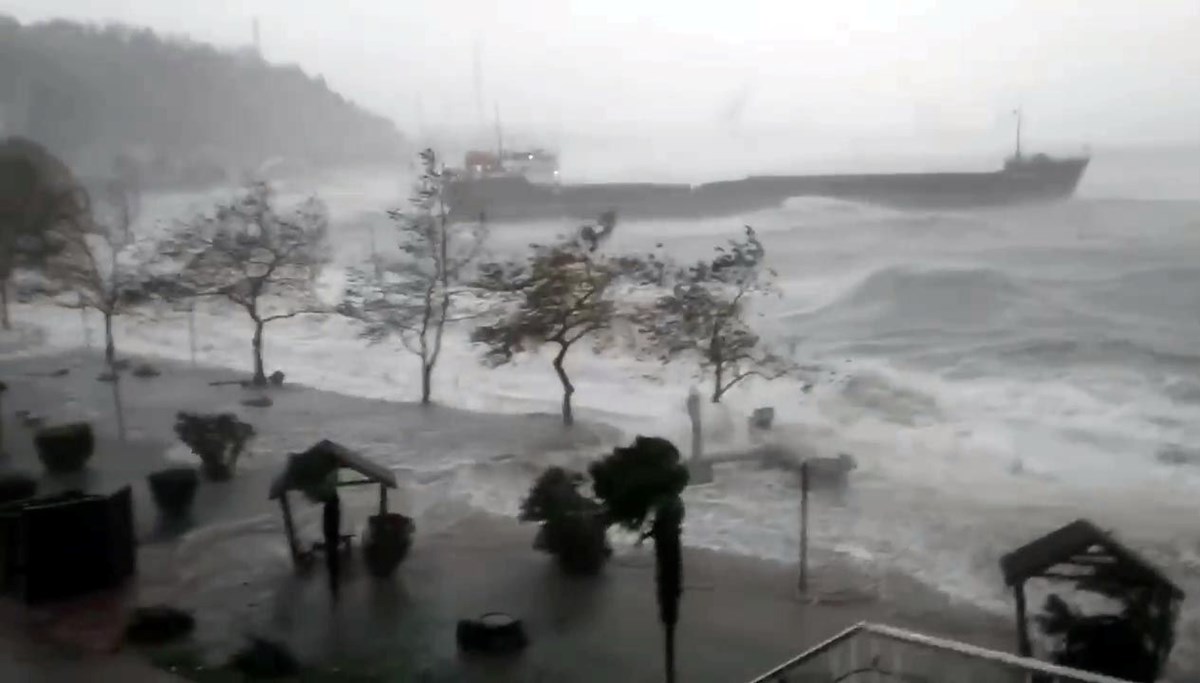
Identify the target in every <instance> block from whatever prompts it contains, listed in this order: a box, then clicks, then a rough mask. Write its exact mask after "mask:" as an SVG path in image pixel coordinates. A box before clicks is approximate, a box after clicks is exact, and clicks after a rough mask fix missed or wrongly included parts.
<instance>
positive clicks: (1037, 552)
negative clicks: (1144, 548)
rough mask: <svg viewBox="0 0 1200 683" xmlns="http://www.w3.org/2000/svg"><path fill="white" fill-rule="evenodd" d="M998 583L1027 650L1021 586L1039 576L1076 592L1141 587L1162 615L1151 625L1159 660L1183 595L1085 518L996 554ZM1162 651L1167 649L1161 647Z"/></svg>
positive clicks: (1021, 651) (1028, 651) (1026, 651)
mask: <svg viewBox="0 0 1200 683" xmlns="http://www.w3.org/2000/svg"><path fill="white" fill-rule="evenodd" d="M1000 569H1001V571H1002V572H1003V573H1004V582H1005V584H1007V585H1008V587H1009V588H1011V589H1012V591H1013V597H1014V598H1015V600H1016V609H1017V647H1018V652H1019V654H1021V655H1022V656H1025V657H1028V656H1030V655H1031V654H1032V647H1031V644H1030V640H1029V624H1028V618H1027V616H1026V607H1025V584H1026V582H1027V581H1028V580H1029V579H1034V578H1042V579H1050V580H1054V581H1065V582H1070V583H1072V584H1074V585H1075V586H1077V587H1078V588H1080V589H1082V590H1093V591H1102V592H1103V591H1105V590H1115V591H1120V590H1142V591H1144V592H1145V593H1146V594H1147V595H1148V596H1149V600H1150V601H1152V603H1153V606H1154V608H1155V612H1156V613H1157V614H1160V615H1162V618H1161V619H1160V620H1159V621H1160V623H1159V624H1158V627H1157V628H1156V630H1157V631H1159V633H1157V634H1156V641H1157V647H1158V648H1160V650H1159V652H1157V655H1158V656H1159V659H1160V661H1161V660H1165V658H1166V656H1167V654H1169V648H1170V637H1169V634H1170V632H1171V630H1172V629H1173V628H1174V622H1175V619H1176V617H1177V616H1178V610H1179V603H1181V602H1183V598H1184V593H1183V591H1182V590H1181V589H1180V588H1179V586H1177V585H1175V584H1174V583H1173V582H1172V581H1171V580H1170V579H1168V578H1167V577H1166V576H1164V575H1163V573H1162V572H1160V571H1159V570H1158V569H1157V568H1156V567H1154V566H1153V565H1151V564H1150V563H1149V562H1147V561H1146V560H1145V559H1143V558H1142V557H1141V556H1139V555H1138V554H1137V553H1135V552H1134V551H1132V550H1130V549H1129V548H1127V547H1125V546H1124V545H1122V544H1121V543H1119V542H1118V541H1117V540H1116V539H1114V538H1113V537H1112V536H1111V535H1110V534H1108V533H1106V532H1104V531H1102V530H1101V529H1100V528H1099V527H1097V526H1096V525H1095V524H1093V523H1091V522H1089V521H1088V520H1086V519H1080V520H1076V521H1074V522H1071V523H1070V524H1068V525H1066V526H1064V527H1062V528H1061V529H1058V530H1056V531H1052V532H1050V533H1048V534H1046V535H1045V536H1042V537H1041V538H1039V539H1036V540H1034V541H1031V542H1029V543H1027V544H1025V545H1023V546H1021V547H1020V548H1017V549H1016V550H1014V551H1012V552H1010V553H1008V554H1007V555H1005V556H1004V557H1002V558H1000ZM1165 650H1167V651H1165Z"/></svg>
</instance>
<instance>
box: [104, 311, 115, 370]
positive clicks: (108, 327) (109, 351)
mask: <svg viewBox="0 0 1200 683" xmlns="http://www.w3.org/2000/svg"><path fill="white" fill-rule="evenodd" d="M101 312H102V313H104V362H105V363H107V364H108V367H110V368H111V367H112V365H113V362H114V361H116V359H117V346H116V344H114V343H113V316H112V313H110V312H108V311H101Z"/></svg>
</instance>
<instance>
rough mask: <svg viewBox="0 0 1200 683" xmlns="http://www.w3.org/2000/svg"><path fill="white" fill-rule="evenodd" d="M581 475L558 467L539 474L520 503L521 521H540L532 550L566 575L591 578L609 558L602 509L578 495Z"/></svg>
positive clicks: (606, 526) (580, 494)
mask: <svg viewBox="0 0 1200 683" xmlns="http://www.w3.org/2000/svg"><path fill="white" fill-rule="evenodd" d="M583 481H584V476H583V475H582V474H580V473H578V472H573V471H571V470H566V469H563V468H561V467H551V468H548V469H546V470H545V471H544V472H542V474H541V476H539V477H538V479H537V481H535V482H534V484H533V487H532V488H531V489H530V490H529V495H528V496H527V497H526V498H525V500H524V501H523V502H522V503H521V514H520V519H521V521H522V522H541V523H542V527H541V529H540V530H539V531H538V535H537V537H536V538H535V539H534V546H533V547H534V548H536V549H538V550H541V551H544V552H547V553H550V554H551V555H553V556H554V557H555V559H556V560H558V565H559V567H561V568H562V570H563V571H564V572H566V573H568V574H576V575H593V574H597V573H599V572H600V570H601V569H602V568H603V567H604V563H605V562H606V561H608V558H609V557H611V556H612V547H611V546H609V544H608V519H607V518H606V516H605V514H604V510H603V508H602V506H601V505H600V504H599V503H598V502H597V501H595V500H593V499H591V498H588V497H587V496H585V495H583V494H582V493H580V492H579V487H580V485H582V484H583Z"/></svg>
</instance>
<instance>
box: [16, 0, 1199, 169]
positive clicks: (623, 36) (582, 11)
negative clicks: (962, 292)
mask: <svg viewBox="0 0 1200 683" xmlns="http://www.w3.org/2000/svg"><path fill="white" fill-rule="evenodd" d="M0 12H3V13H7V14H11V15H13V16H15V17H16V18H17V19H18V20H20V21H22V22H29V21H34V20H41V19H46V18H51V17H66V18H72V19H79V20H87V21H96V22H104V21H120V22H125V23H131V24H138V25H148V26H151V27H153V28H155V29H158V30H161V31H164V32H167V33H172V34H186V35H188V36H190V37H191V38H193V39H196V40H200V41H205V42H211V43H215V44H218V45H222V46H238V45H248V44H249V43H250V42H251V36H252V29H251V27H252V21H253V19H254V18H255V17H257V18H258V20H259V25H260V27H261V35H262V47H263V52H264V55H265V56H266V57H267V58H268V59H270V60H272V61H278V62H285V63H298V64H299V65H301V66H302V67H303V68H304V69H305V70H306V71H308V72H310V73H314V74H318V73H319V74H321V75H323V76H324V77H325V78H326V79H327V81H328V82H329V83H330V85H331V87H333V88H335V89H337V90H339V91H340V92H342V93H344V94H346V95H347V96H349V97H350V98H352V99H354V100H355V101H357V102H359V103H361V104H363V105H365V106H367V107H370V108H372V109H374V110H376V111H378V112H380V113H382V114H385V115H387V116H390V117H391V118H393V119H395V120H396V121H397V123H398V124H399V125H400V126H401V127H402V128H403V129H405V130H408V131H412V130H414V129H422V128H427V127H434V126H439V125H441V126H475V127H481V126H483V125H484V123H485V122H487V121H491V120H492V118H493V116H494V112H495V111H497V110H498V111H499V112H500V116H501V118H502V119H503V120H504V121H505V125H506V126H514V127H520V126H525V127H533V126H536V127H539V128H541V129H544V130H555V131H560V132H561V131H570V132H571V133H580V132H583V131H592V132H595V133H596V134H598V135H600V134H610V133H614V132H616V131H643V132H644V131H655V130H674V131H680V130H688V131H697V132H704V131H720V130H726V131H727V130H730V129H737V130H746V131H759V132H765V133H766V134H768V135H769V134H770V133H771V132H772V131H786V132H788V133H790V134H793V135H801V136H808V138H810V139H813V140H818V139H820V140H825V141H829V140H859V141H861V140H878V141H884V142H886V141H908V142H913V143H916V144H927V143H928V142H930V141H934V142H936V143H938V144H951V143H953V144H958V143H960V142H963V141H981V140H986V141H987V144H994V143H996V142H997V141H998V140H1005V141H1007V140H1009V139H1010V138H1011V136H1012V129H1013V117H1012V111H1013V109H1014V108H1016V107H1020V108H1021V109H1022V111H1023V112H1024V120H1025V130H1026V134H1027V139H1031V140H1033V141H1035V142H1036V141H1038V140H1041V141H1045V142H1047V143H1054V144H1060V145H1066V144H1078V145H1084V144H1094V145H1095V144H1099V145H1103V144H1121V143H1130V142H1132V143H1157V142H1162V143H1177V142H1188V143H1195V142H1200V0H1127V1H1112V0H953V1H948V2H938V1H935V0H896V1H894V2H883V1H882V0H836V1H828V2H809V1H806V0H738V2H736V3H734V2H728V1H710V2H698V1H695V0H692V1H690V2H683V1H681V0H437V1H436V2H419V1H418V0H338V1H336V2H334V1H333V0H237V1H230V0H207V1H206V2H193V1H190V0H189V1H186V2H185V1H183V0H0ZM476 54H478V60H477V59H476ZM476 62H478V64H479V65H480V68H479V73H480V81H481V85H482V88H481V89H480V91H479V92H478V94H477V89H476V86H475V74H476V68H475V64H476Z"/></svg>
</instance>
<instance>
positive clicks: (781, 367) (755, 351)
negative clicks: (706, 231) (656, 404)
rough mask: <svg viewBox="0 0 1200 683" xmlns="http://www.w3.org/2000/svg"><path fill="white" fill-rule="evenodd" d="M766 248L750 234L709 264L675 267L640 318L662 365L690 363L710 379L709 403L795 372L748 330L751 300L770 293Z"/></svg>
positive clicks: (751, 231)
mask: <svg viewBox="0 0 1200 683" xmlns="http://www.w3.org/2000/svg"><path fill="white" fill-rule="evenodd" d="M765 257H766V249H765V248H764V247H763V245H762V242H760V241H759V239H758V236H757V235H756V234H755V232H754V229H753V228H751V227H750V226H746V228H745V234H744V236H743V237H742V238H741V239H739V240H730V241H729V242H728V244H727V245H726V246H719V247H717V248H716V254H715V255H714V256H713V258H712V259H711V260H701V261H698V262H696V263H694V264H692V265H690V266H686V267H682V268H678V269H676V270H675V272H674V273H672V274H671V275H670V279H671V280H672V281H673V287H672V288H671V291H670V292H668V293H667V294H664V295H663V296H661V297H660V298H659V299H658V300H657V301H656V302H654V304H653V305H652V306H648V307H646V308H644V309H643V310H642V311H641V312H640V313H639V315H638V320H639V322H640V328H641V330H642V332H643V333H645V334H646V335H647V337H648V338H649V339H650V342H651V348H652V349H654V350H655V351H657V352H658V353H659V356H660V359H661V360H662V361H663V362H664V363H665V362H669V361H672V360H675V359H676V358H681V357H683V358H694V359H696V360H698V361H699V363H700V369H701V371H702V372H703V373H705V374H710V375H711V377H712V394H711V399H712V402H713V403H719V402H720V401H721V397H722V396H724V395H725V393H726V392H727V391H729V390H730V389H732V388H733V387H734V386H736V385H737V384H738V383H739V382H741V381H742V380H744V379H746V378H748V377H755V376H757V377H762V378H764V379H768V380H772V379H778V378H780V377H783V376H785V375H787V374H789V373H791V372H793V371H794V370H795V369H796V366H795V363H794V362H793V361H792V360H791V359H788V358H785V357H783V356H780V355H778V354H776V353H775V352H773V351H772V350H771V349H770V348H769V347H768V346H767V345H766V343H765V342H764V341H763V339H762V337H760V336H759V335H758V333H757V332H755V331H754V329H753V328H752V327H751V326H750V321H749V320H748V317H749V315H750V310H749V303H750V299H751V298H752V297H754V296H761V295H764V294H774V293H777V290H776V288H775V286H774V283H773V281H772V278H773V277H774V272H773V271H771V270H770V269H768V268H767V267H766V264H765V262H764V259H765Z"/></svg>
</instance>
